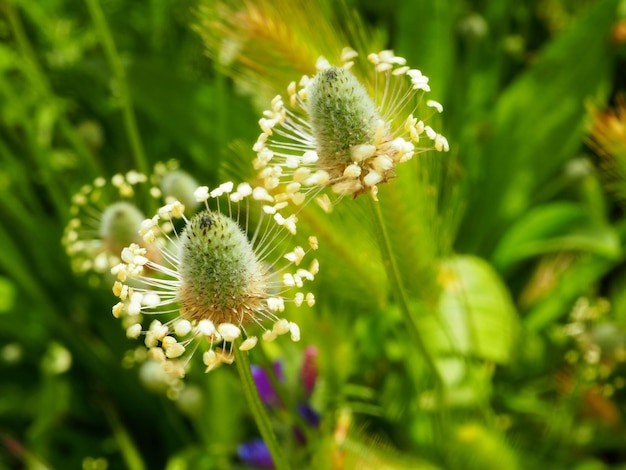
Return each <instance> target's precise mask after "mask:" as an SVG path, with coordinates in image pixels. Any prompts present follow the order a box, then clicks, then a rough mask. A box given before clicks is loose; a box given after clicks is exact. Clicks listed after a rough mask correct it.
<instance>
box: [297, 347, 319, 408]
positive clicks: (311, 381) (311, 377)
mask: <svg viewBox="0 0 626 470" xmlns="http://www.w3.org/2000/svg"><path fill="white" fill-rule="evenodd" d="M317 352H318V351H317V347H315V346H307V347H306V349H305V350H304V359H303V361H302V369H301V370H300V376H301V378H302V384H303V385H304V392H305V393H306V396H307V397H309V396H311V393H312V392H313V388H314V387H315V382H316V381H317Z"/></svg>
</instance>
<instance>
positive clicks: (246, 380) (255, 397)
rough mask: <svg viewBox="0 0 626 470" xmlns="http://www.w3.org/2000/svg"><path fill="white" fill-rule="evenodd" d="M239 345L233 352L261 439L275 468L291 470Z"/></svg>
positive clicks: (248, 361) (245, 354)
mask: <svg viewBox="0 0 626 470" xmlns="http://www.w3.org/2000/svg"><path fill="white" fill-rule="evenodd" d="M239 344H241V343H236V344H234V345H233V351H234V353H235V364H236V366H237V372H239V378H240V379H241V385H242V388H243V392H244V395H245V396H246V401H247V402H248V405H249V406H250V411H251V412H252V416H253V418H254V421H255V422H256V425H257V427H258V428H259V432H260V433H261V437H262V438H263V440H264V441H265V445H267V448H268V449H269V451H270V454H271V456H272V460H273V461H274V467H275V468H276V470H288V469H289V468H290V466H289V463H288V462H287V459H286V458H285V454H284V453H283V450H282V448H281V447H280V443H279V442H278V439H277V438H276V434H274V430H273V429H272V423H271V421H270V417H269V415H268V414H267V410H266V409H265V406H264V405H263V402H262V401H261V397H260V396H259V391H258V390H257V388H256V384H255V383H254V379H253V377H252V369H251V368H250V360H249V359H248V353H247V352H245V351H240V350H239Z"/></svg>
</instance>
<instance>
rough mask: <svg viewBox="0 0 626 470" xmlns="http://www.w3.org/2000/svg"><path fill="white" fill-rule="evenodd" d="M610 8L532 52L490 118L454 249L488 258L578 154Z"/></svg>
mask: <svg viewBox="0 0 626 470" xmlns="http://www.w3.org/2000/svg"><path fill="white" fill-rule="evenodd" d="M617 3H618V2H617V0H605V1H603V2H599V3H598V4H596V5H595V7H594V8H593V9H591V10H590V12H589V13H588V14H587V15H586V16H585V17H582V18H581V19H580V21H578V23H577V24H575V25H574V27H572V28H571V29H569V30H568V31H566V32H565V33H563V34H562V35H560V36H557V37H556V38H555V39H554V40H553V41H552V42H551V43H550V44H549V45H548V46H547V47H546V48H545V49H544V50H543V51H541V52H540V54H539V56H538V57H537V59H536V60H535V61H534V63H533V65H532V66H531V67H530V68H529V69H528V71H527V72H525V73H524V74H522V75H521V76H520V77H519V78H518V79H517V80H516V81H515V82H513V84H512V85H511V86H510V87H509V88H508V89H507V90H506V91H505V93H504V94H503V95H502V96H501V98H500V99H499V100H498V103H497V105H496V107H495V109H494V111H493V114H492V116H491V118H490V124H489V129H488V139H487V140H486V143H485V145H484V147H483V148H482V149H475V150H474V151H473V152H472V154H471V155H470V154H468V155H464V159H466V160H468V161H471V162H473V161H479V162H480V164H479V166H478V168H479V169H480V175H479V176H478V177H477V178H476V179H475V180H474V181H473V182H471V183H470V184H471V190H472V193H471V199H470V201H469V206H468V210H467V212H466V216H465V220H464V223H463V225H462V227H461V232H460V234H461V235H460V236H459V237H458V243H459V244H460V245H461V247H462V248H463V249H464V250H470V251H472V252H478V253H490V252H491V250H492V249H493V247H494V244H495V242H496V241H497V240H498V238H499V237H500V235H501V234H502V233H503V232H504V231H505V230H506V228H507V226H508V224H510V223H512V222H513V221H515V219H516V218H518V217H519V216H520V215H521V214H523V213H524V212H525V211H526V210H528V208H529V207H530V206H531V204H532V203H533V200H532V199H533V197H534V195H535V194H536V193H537V192H538V191H539V190H540V189H542V188H544V187H545V185H549V184H551V183H552V181H553V178H554V175H555V174H556V173H557V172H558V171H559V170H560V168H561V167H562V166H563V165H564V163H565V162H566V161H567V160H569V159H571V158H572V157H573V156H574V155H575V153H576V152H577V150H578V149H579V148H580V146H581V144H582V142H583V139H584V136H585V133H586V129H585V125H584V124H585V119H586V111H585V101H587V100H589V99H595V100H598V101H602V100H603V99H604V98H605V96H606V94H607V91H608V89H609V83H610V79H611V73H612V72H611V63H612V61H611V53H612V52H611V46H610V43H609V40H608V38H609V34H610V31H611V28H612V27H613V23H614V21H615V12H616V7H617Z"/></svg>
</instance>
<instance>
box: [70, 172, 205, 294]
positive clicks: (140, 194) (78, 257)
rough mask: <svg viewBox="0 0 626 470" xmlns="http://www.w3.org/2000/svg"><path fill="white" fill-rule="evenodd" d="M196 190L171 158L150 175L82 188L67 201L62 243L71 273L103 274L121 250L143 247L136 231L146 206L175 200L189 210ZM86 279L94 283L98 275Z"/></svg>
mask: <svg viewBox="0 0 626 470" xmlns="http://www.w3.org/2000/svg"><path fill="white" fill-rule="evenodd" d="M196 187H197V184H196V183H195V181H194V179H193V178H192V177H191V176H190V175H189V174H188V173H186V172H184V171H182V170H180V169H179V167H178V162H176V161H175V160H170V161H168V162H166V163H162V162H159V163H157V164H156V165H155V167H154V171H153V173H152V174H151V175H150V176H147V175H144V174H142V173H139V172H137V171H129V172H127V173H126V174H121V173H119V174H116V175H114V176H113V177H112V178H111V179H110V180H106V179H105V178H102V177H98V178H96V179H95V180H94V181H93V182H92V183H91V184H86V185H84V186H83V187H82V188H81V189H80V190H79V191H78V192H77V193H76V194H75V195H74V196H73V198H72V206H71V208H70V214H71V216H72V218H71V219H70V221H69V222H68V224H67V226H66V227H65V232H64V234H63V239H62V242H63V245H64V247H65V250H66V252H67V254H68V256H69V257H70V259H71V263H72V268H73V270H74V271H75V272H76V273H85V272H90V271H91V272H95V273H97V274H104V273H108V272H109V270H110V269H111V268H112V267H113V266H115V265H117V264H119V262H120V252H121V251H122V249H123V248H124V247H126V246H128V245H130V244H131V243H136V244H137V245H139V246H145V243H144V241H143V240H142V238H141V236H140V235H139V230H140V228H141V223H142V222H143V220H144V219H145V213H146V212H147V211H148V210H150V207H151V205H154V206H156V205H158V204H160V202H159V201H162V200H165V202H169V201H174V200H180V201H184V203H185V204H187V205H188V207H190V208H193V207H195V206H196V201H195V200H194V196H193V192H194V191H195V189H196ZM148 195H149V198H147V197H146V196H148ZM148 251H149V253H148V254H147V256H148V257H153V256H156V254H155V251H154V250H148ZM91 279H92V280H93V281H94V282H99V281H100V278H99V277H98V276H95V277H92V278H91Z"/></svg>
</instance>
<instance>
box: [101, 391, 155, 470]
mask: <svg viewBox="0 0 626 470" xmlns="http://www.w3.org/2000/svg"><path fill="white" fill-rule="evenodd" d="M102 408H103V409H104V415H105V416H106V417H107V419H108V420H109V425H110V426H111V429H112V431H113V437H114V438H115V441H116V442H117V445H118V448H119V450H120V453H121V454H122V458H123V459H124V462H125V463H126V468H128V469H129V470H145V468H146V465H145V463H144V461H143V459H142V457H141V453H140V452H139V450H138V449H137V446H136V445H135V443H134V442H133V439H132V438H131V436H130V434H129V433H128V431H127V430H126V428H125V427H124V425H123V423H122V421H121V420H120V417H119V416H118V414H117V411H116V410H115V408H114V407H113V405H112V404H111V403H109V402H107V401H104V400H103V402H102Z"/></svg>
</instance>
